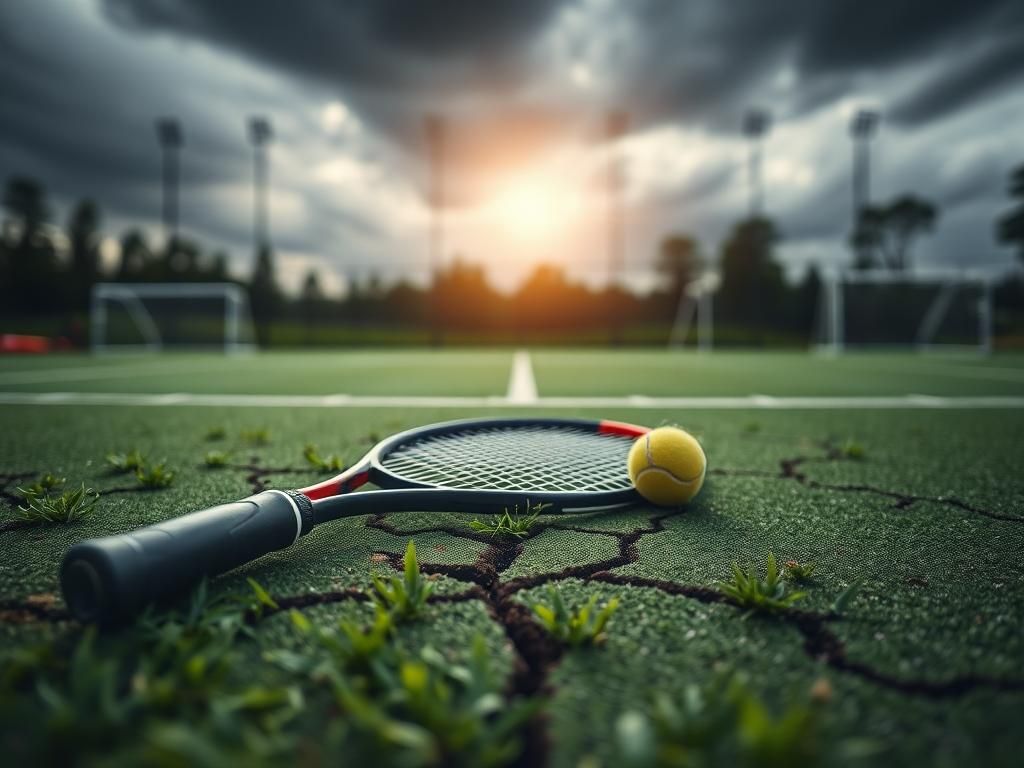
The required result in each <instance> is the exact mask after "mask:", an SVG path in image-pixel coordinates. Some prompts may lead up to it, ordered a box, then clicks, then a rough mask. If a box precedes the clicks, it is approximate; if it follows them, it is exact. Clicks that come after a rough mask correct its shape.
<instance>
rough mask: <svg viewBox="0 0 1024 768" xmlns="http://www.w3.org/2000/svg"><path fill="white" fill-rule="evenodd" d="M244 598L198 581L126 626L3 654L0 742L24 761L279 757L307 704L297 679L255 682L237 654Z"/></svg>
mask: <svg viewBox="0 0 1024 768" xmlns="http://www.w3.org/2000/svg"><path fill="white" fill-rule="evenodd" d="M247 601H248V598H243V599H240V598H221V599H211V598H210V597H209V596H208V593H207V591H206V588H205V585H203V586H202V587H200V588H199V589H198V590H197V591H196V592H195V593H194V594H193V596H192V598H191V600H190V601H189V603H188V604H187V605H186V606H185V607H184V608H182V609H180V610H177V611H173V612H168V613H164V614H156V613H154V612H150V613H149V614H147V615H145V616H144V617H142V618H141V619H140V620H139V621H138V622H137V623H136V624H135V625H133V626H131V627H128V628H126V629H124V630H123V631H121V632H118V633H108V634H102V635H98V634H96V633H95V632H94V631H93V630H91V629H90V630H89V631H87V632H86V633H85V634H84V635H76V636H74V637H73V640H74V641H76V642H75V645H74V646H72V645H70V643H69V640H71V639H72V638H69V637H63V638H59V639H56V640H51V641H49V642H48V643H46V644H44V645H39V646H36V647H32V648H22V649H20V650H18V651H15V652H14V653H10V654H7V655H6V658H4V659H3V661H2V663H0V668H2V669H3V670H4V672H3V674H2V675H0V703H2V704H3V713H4V720H5V728H4V729H3V730H2V732H0V749H3V751H4V754H5V755H8V756H10V757H11V758H12V759H13V762H15V763H18V764H21V763H26V764H27V763H40V764H53V765H61V764H78V763H83V762H84V763H92V762H96V761H102V762H109V763H111V764H117V765H139V764H150V763H153V762H158V763H161V764H169V765H177V764H181V765H185V764H193V763H195V761H196V760H197V759H199V761H200V762H201V763H203V764H209V765H226V764H234V763H237V762H238V761H239V760H243V761H244V762H246V763H249V762H252V763H257V764H265V763H268V762H271V761H274V760H277V761H281V760H282V759H283V756H284V755H285V754H287V753H293V752H294V749H295V745H296V744H297V738H296V736H295V735H294V733H293V732H292V731H293V730H294V729H293V728H292V727H291V725H292V724H293V723H294V722H296V718H297V716H298V714H299V713H300V712H301V711H302V710H303V708H304V701H303V697H302V693H301V690H300V689H299V688H298V687H297V686H296V685H294V684H292V683H291V681H288V683H287V684H280V683H276V682H268V683H259V684H256V683H253V681H252V674H251V665H250V664H247V663H245V662H246V659H245V657H244V656H243V654H242V652H241V650H240V646H241V645H242V642H241V641H243V640H244V639H245V636H246V635H248V634H249V633H250V631H251V630H250V629H249V627H248V625H247V623H246V619H245V617H246V613H245V611H244V610H243V605H244V604H245V603H246V602H247ZM197 755H201V756H202V757H201V759H200V758H197V757H196V756H197ZM19 758H21V759H19Z"/></svg>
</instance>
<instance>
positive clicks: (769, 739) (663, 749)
mask: <svg viewBox="0 0 1024 768" xmlns="http://www.w3.org/2000/svg"><path fill="white" fill-rule="evenodd" d="M808 698H809V700H808V701H806V702H805V701H797V702H795V703H791V704H790V705H789V706H788V707H786V709H784V710H782V711H781V712H778V711H777V708H776V707H775V706H773V705H770V704H768V703H766V702H765V701H763V700H762V699H761V698H759V697H758V696H757V695H755V694H754V693H753V692H752V691H750V689H749V688H748V687H747V684H746V682H745V681H744V679H743V678H742V677H740V676H738V675H732V676H720V677H719V678H717V679H715V680H713V681H712V683H711V684H709V685H707V686H705V687H703V688H702V687H698V686H696V685H688V686H687V687H686V689H685V690H684V692H683V695H682V697H681V699H678V700H677V699H675V698H674V697H671V696H669V695H667V694H664V693H662V694H658V695H657V696H656V697H655V699H654V702H653V704H652V706H651V709H650V710H649V711H648V712H638V711H630V712H625V713H623V714H622V715H621V716H620V717H619V719H618V722H617V723H616V726H615V742H616V751H617V753H618V754H617V760H616V761H615V763H614V764H615V765H622V766H626V768H662V767H663V766H664V767H665V768H668V767H669V766H673V767H674V766H683V765H685V766H690V765H702V766H719V765H721V766H740V767H745V766H749V767H750V768H754V767H755V766H756V767H758V768H760V766H768V765H771V766H801V768H809V766H814V765H820V764H823V763H824V762H825V760H824V755H823V747H822V742H821V739H820V736H819V720H820V706H818V705H819V704H820V703H821V702H820V700H819V699H816V698H814V697H808Z"/></svg>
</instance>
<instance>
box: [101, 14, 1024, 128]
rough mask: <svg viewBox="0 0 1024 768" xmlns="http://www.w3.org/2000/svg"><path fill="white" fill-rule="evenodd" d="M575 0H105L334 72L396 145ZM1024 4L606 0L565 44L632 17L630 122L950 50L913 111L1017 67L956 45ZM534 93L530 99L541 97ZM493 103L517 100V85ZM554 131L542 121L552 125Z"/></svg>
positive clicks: (721, 120) (518, 53)
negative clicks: (791, 81) (383, 96)
mask: <svg viewBox="0 0 1024 768" xmlns="http://www.w3.org/2000/svg"><path fill="white" fill-rule="evenodd" d="M571 5H573V4H572V3H569V2H564V1H563V2H559V1H558V0H519V1H518V2H507V3H506V2H500V3H484V2H479V1H478V0H437V1H435V2H426V3H419V2H413V3H409V2H404V1H403V0H350V1H349V2H328V0H312V1H311V2H306V3H303V4H301V5H299V6H296V5H293V4H287V3H280V2H274V0H258V1H256V2H249V3H246V4H245V6H244V7H245V11H244V12H240V11H239V6H238V5H236V4H233V3H209V2H204V1H203V0H178V2H167V0H103V8H104V9H105V11H106V13H107V15H108V16H109V18H110V19H112V20H113V21H115V22H116V23H118V24H120V25H122V26H125V27H128V28H131V29H134V30H146V31H150V32H164V33H170V34H176V35H182V36H186V37H195V38H199V39H203V40H206V41H207V42H210V43H212V44H214V45H216V46H222V47H228V48H232V49H234V50H237V51H240V52H242V53H243V54H245V55H246V56H249V57H250V58H252V59H254V60H256V61H260V62H264V63H267V64H270V65H272V66H275V67H279V68H282V69H284V70H287V71H291V72H293V73H296V74H299V75H302V76H304V77H310V78H313V79H315V80H317V81H319V82H320V83H324V84H327V85H328V86H333V87H336V88H338V89H339V90H341V91H342V92H344V93H345V94H346V96H347V97H348V98H349V100H350V101H351V103H352V104H353V105H354V106H355V107H356V108H357V109H358V110H359V111H360V112H361V114H362V117H363V118H364V119H365V120H366V121H367V122H369V123H370V124H371V125H372V126H373V127H375V128H377V129H379V130H383V131H385V132H386V133H387V134H388V135H390V136H391V137H392V138H393V139H395V140H397V141H398V142H399V143H401V144H404V145H406V146H409V145H410V144H411V143H414V142H415V141H416V140H417V138H418V135H419V134H418V131H419V124H418V122H417V119H416V116H417V115H420V114H422V112H423V111H424V110H426V109H429V108H430V105H431V104H432V103H436V102H437V100H439V99H442V98H444V97H445V96H452V95H455V94H456V93H457V92H460V89H461V93H462V95H466V94H467V93H468V98H467V99H466V100H464V103H468V104H469V105H470V109H469V112H470V115H472V108H471V107H472V103H473V96H474V95H475V96H476V97H478V98H479V99H480V100H487V99H488V98H491V99H492V100H493V99H494V98H495V97H498V98H499V99H500V98H502V96H503V95H504V96H506V97H507V96H508V95H509V94H510V93H511V92H513V91H514V90H515V87H516V85H518V84H521V83H524V82H528V81H529V79H530V77H531V75H532V76H533V77H534V78H537V77H541V78H543V77H544V76H545V73H542V72H536V71H532V69H531V68H532V67H534V66H535V65H534V62H532V61H531V52H530V45H531V44H532V43H533V42H535V40H536V39H537V37H538V36H539V35H540V33H541V32H542V31H543V30H544V29H545V27H546V25H549V24H550V22H551V21H552V19H553V18H555V14H556V11H557V10H558V9H559V7H560V6H571ZM577 5H579V4H577ZM297 9H301V13H297V12H296V10H297ZM1022 9H1024V4H1021V3H1020V2H1018V1H1017V0H972V1H971V2H967V1H965V0H931V1H930V2H922V1H921V0H889V1H888V2H864V1H863V0H830V1H829V2H820V1H819V0H789V2H783V3H775V2H772V3H768V2H764V1H763V0H733V1H732V2H728V3H722V2H717V0H697V1H696V2H677V0H645V1H643V2H635V3H623V4H608V5H607V6H606V7H605V8H604V9H603V11H601V13H602V14H603V18H601V17H600V16H599V17H598V18H597V19H596V24H595V26H594V28H593V29H591V30H589V35H584V36H583V37H582V39H580V40H578V41H575V43H574V48H575V49H577V50H579V51H581V52H585V51H586V50H588V48H589V47H591V46H592V45H593V44H595V43H597V44H599V43H600V42H601V40H602V38H603V37H604V36H605V35H606V34H610V35H614V34H615V33H616V31H617V29H618V28H621V27H623V25H625V24H626V23H629V24H631V25H633V27H635V29H636V30H637V31H638V33H639V39H635V40H631V41H629V42H628V43H624V44H620V45H619V46H618V49H616V47H615V46H612V49H611V50H610V51H609V52H607V53H608V57H609V58H608V61H607V62H606V63H607V65H608V72H606V73H605V76H606V77H608V78H609V79H610V80H611V84H612V88H611V93H610V95H609V100H610V101H618V102H620V103H623V104H624V105H626V106H628V107H629V109H630V111H631V112H632V113H633V117H634V121H633V125H634V127H635V128H642V127H645V126H648V125H651V124H656V123H660V122H664V121H667V120H678V119H684V120H688V121H690V122H692V123H694V124H703V125H706V126H709V127H712V128H715V129H723V128H726V127H729V129H730V130H736V126H737V125H738V123H739V114H740V113H741V112H742V110H743V109H744V108H745V106H746V105H747V104H748V103H750V102H751V101H754V102H755V103H757V95H758V92H759V91H760V90H763V88H764V85H765V83H764V80H765V78H766V76H767V75H768V74H770V73H771V72H773V71H774V69H775V68H776V67H777V66H779V65H780V64H781V63H782V62H783V61H789V62H790V63H792V64H793V65H794V66H795V76H796V79H797V82H796V84H795V85H796V92H795V93H794V94H792V95H791V97H790V99H789V101H788V102H787V103H785V104H780V105H779V109H780V110H782V111H783V112H785V113H787V114H788V115H789V116H796V115H799V114H801V113H803V112H805V111H806V110H810V109H814V108H816V107H818V106H821V105H823V104H826V103H829V102H830V101H832V100H834V99H835V98H837V97H839V96H841V95H843V94H844V93H846V92H848V91H849V89H850V88H851V87H852V86H851V77H852V76H853V75H856V74H858V73H871V74H878V73H881V72H883V71H885V70H887V69H890V68H893V67H897V66H900V65H904V64H907V63H908V62H913V61H915V60H918V59H921V58H922V57H926V56H930V55H932V54H934V52H935V51H937V50H940V49H942V50H948V51H950V55H948V56H947V57H945V58H944V59H943V60H940V61H938V62H937V63H936V64H935V72H934V73H933V81H932V83H930V84H928V85H926V86H925V87H924V90H923V91H922V92H921V93H919V94H911V95H909V96H908V97H907V100H906V103H905V104H904V105H901V106H900V108H899V110H900V112H899V114H900V118H901V119H905V120H906V121H907V122H908V123H909V122H915V121H919V120H926V119H929V118H930V117H931V116H935V117H939V116H941V115H942V114H944V112H945V111H948V109H950V108H954V107H946V106H945V105H944V104H943V100H942V98H941V93H942V91H941V88H943V87H950V88H953V89H955V90H956V93H955V94H954V95H953V97H952V98H951V99H950V100H949V102H948V103H949V104H951V105H955V104H957V103H959V102H958V99H959V100H960V101H961V102H962V101H966V100H968V99H969V98H971V96H972V94H973V93H975V92H977V91H978V90H979V88H984V87H989V86H990V84H991V80H992V79H993V78H995V79H1000V80H1002V81H1004V82H1005V81H1008V80H1010V79H1011V78H1013V77H1014V76H1015V75H1018V74H1020V73H1021V71H1024V63H1022V61H1021V58H1022V57H1021V56H1020V55H1017V53H1018V52H1019V44H1018V45H1016V46H1014V50H1006V51H1002V55H1001V56H999V57H990V58H988V59H987V60H986V61H983V62H972V63H969V65H968V66H969V67H970V72H967V73H964V72H961V68H962V65H961V62H960V61H959V56H958V53H957V51H958V50H959V49H960V47H962V44H964V43H966V42H969V41H971V40H974V41H977V40H979V39H980V40H983V39H984V38H985V37H986V36H988V35H1000V34H1005V33H1006V32H1007V30H1011V29H1017V28H1019V27H1020V25H1021V23H1022V20H1024V10H1022ZM588 37H589V38H590V39H588ZM368 87H369V88H373V89H381V88H383V89H388V90H390V91H392V92H393V93H394V95H396V96H397V97H398V98H400V99H401V100H402V101H401V103H397V104H396V103H394V102H392V103H389V104H387V103H382V102H381V101H380V100H379V99H372V98H367V96H366V93H365V89H366V88H368ZM474 91H475V92H474ZM563 96H564V94H563ZM555 98H557V94H555ZM544 106H545V105H542V104H533V105H528V107H526V108H524V109H529V110H532V111H533V112H534V113H536V112H537V111H538V110H540V109H542V108H543V107H544ZM503 107H504V109H505V111H506V112H511V113H512V114H513V115H514V114H515V108H516V105H515V103H514V100H513V101H512V102H506V103H505V104H504V105H503ZM559 135H560V133H559V131H557V130H553V131H551V132H550V138H552V139H554V138H557V136H559Z"/></svg>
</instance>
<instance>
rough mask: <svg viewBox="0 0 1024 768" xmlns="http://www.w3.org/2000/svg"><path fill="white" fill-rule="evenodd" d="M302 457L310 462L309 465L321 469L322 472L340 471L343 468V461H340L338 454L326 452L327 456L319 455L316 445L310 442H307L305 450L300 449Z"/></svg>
mask: <svg viewBox="0 0 1024 768" xmlns="http://www.w3.org/2000/svg"><path fill="white" fill-rule="evenodd" d="M302 455H303V457H305V459H306V461H307V462H308V463H309V464H310V466H312V467H315V468H316V469H321V470H323V471H324V472H340V471H341V470H343V469H344V468H345V463H344V462H343V461H342V459H341V457H340V456H337V455H336V454H333V453H331V454H328V455H327V456H321V455H320V452H319V451H318V450H317V447H316V446H315V445H313V444H312V443H307V444H306V448H305V450H303V451H302Z"/></svg>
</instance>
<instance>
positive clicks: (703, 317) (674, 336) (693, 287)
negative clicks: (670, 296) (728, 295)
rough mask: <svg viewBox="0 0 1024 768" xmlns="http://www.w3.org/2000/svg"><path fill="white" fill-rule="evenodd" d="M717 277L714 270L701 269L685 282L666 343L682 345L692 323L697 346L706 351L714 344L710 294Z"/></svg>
mask: <svg viewBox="0 0 1024 768" xmlns="http://www.w3.org/2000/svg"><path fill="white" fill-rule="evenodd" d="M720 283H721V279H720V277H719V275H718V274H716V273H714V272H705V273H704V274H703V275H701V276H700V277H698V278H697V279H696V280H693V281H691V282H689V283H687V284H686V287H685V288H684V289H683V291H682V295H680V297H679V303H678V304H677V305H676V316H675V319H674V320H673V322H672V329H671V330H670V331H669V336H668V346H669V348H670V349H678V348H682V347H685V346H686V339H687V337H688V336H689V335H690V329H691V328H693V327H694V325H695V324H696V337H697V349H699V350H700V351H702V352H710V351H711V348H712V347H713V346H714V295H715V291H717V290H718V286H719V284H720Z"/></svg>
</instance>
